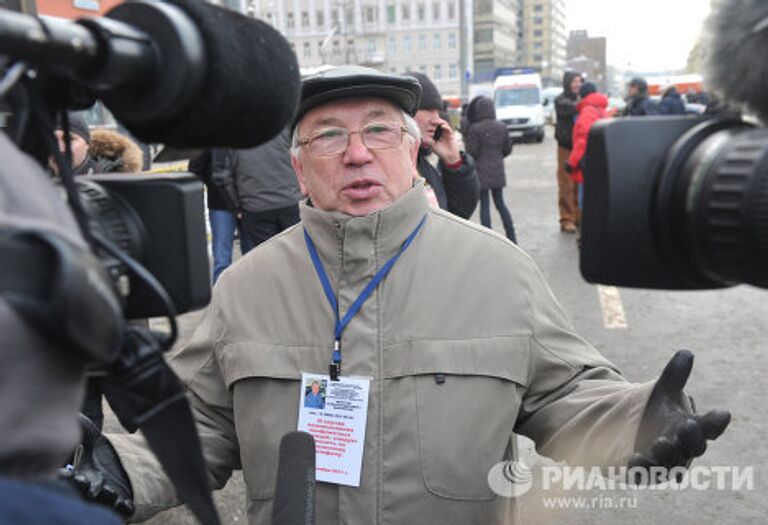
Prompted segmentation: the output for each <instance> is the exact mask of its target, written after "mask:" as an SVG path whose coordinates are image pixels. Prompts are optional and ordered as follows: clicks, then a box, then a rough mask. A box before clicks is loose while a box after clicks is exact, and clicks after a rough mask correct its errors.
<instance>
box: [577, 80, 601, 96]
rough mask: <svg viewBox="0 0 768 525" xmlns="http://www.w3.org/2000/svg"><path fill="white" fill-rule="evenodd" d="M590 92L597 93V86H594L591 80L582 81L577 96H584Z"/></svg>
mask: <svg viewBox="0 0 768 525" xmlns="http://www.w3.org/2000/svg"><path fill="white" fill-rule="evenodd" d="M592 93H597V86H595V85H594V84H593V83H592V82H584V83H583V84H582V85H581V89H580V90H579V96H580V97H581V98H584V97H586V96H587V95H591V94H592Z"/></svg>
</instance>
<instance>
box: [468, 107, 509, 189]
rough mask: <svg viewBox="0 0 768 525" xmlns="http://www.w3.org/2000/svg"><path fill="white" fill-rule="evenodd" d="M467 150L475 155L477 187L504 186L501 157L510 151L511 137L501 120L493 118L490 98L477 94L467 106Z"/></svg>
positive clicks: (502, 158) (505, 179) (493, 112)
mask: <svg viewBox="0 0 768 525" xmlns="http://www.w3.org/2000/svg"><path fill="white" fill-rule="evenodd" d="M467 120H468V121H469V135H468V136H467V139H466V146H467V152H468V153H469V154H470V155H472V157H473V158H474V159H475V170H477V177H478V179H480V189H481V190H486V189H491V188H503V187H504V186H506V184H507V178H506V175H505V173H504V157H506V156H507V155H509V154H510V153H511V152H512V139H511V138H509V131H508V130H507V126H506V125H504V123H502V122H499V121H498V120H496V108H494V106H493V100H491V99H490V98H488V97H478V98H476V99H475V100H473V101H472V103H471V104H470V105H469V109H468V110H467Z"/></svg>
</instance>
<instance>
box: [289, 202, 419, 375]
mask: <svg viewBox="0 0 768 525" xmlns="http://www.w3.org/2000/svg"><path fill="white" fill-rule="evenodd" d="M426 220H427V216H426V215H424V218H422V219H421V222H419V224H418V226H416V229H414V230H413V231H412V232H411V234H410V235H409V236H408V238H407V239H405V242H404V243H403V245H402V246H401V247H400V250H399V251H398V252H397V253H396V254H395V255H393V256H392V257H391V258H390V259H389V260H388V261H387V262H385V263H384V266H382V267H381V268H379V271H378V272H376V275H374V276H373V279H371V280H370V282H369V283H368V284H367V285H366V286H365V288H364V289H363V291H362V292H360V295H359V296H358V297H357V299H355V302H354V303H352V306H350V307H349V310H347V313H346V314H344V317H343V318H339V304H338V303H337V302H336V296H335V295H334V293H333V287H332V286H331V282H330V281H329V280H328V274H327V273H325V268H323V263H322V262H321V261H320V256H319V255H318V254H317V249H316V248H315V243H314V242H312V237H310V236H309V233H307V230H306V228H305V229H304V240H305V241H306V243H307V250H308V251H309V256H310V257H311V258H312V264H314V265H315V271H316V272H317V276H318V277H319V278H320V283H321V284H322V285H323V290H325V296H326V297H327V298H328V302H329V303H330V305H331V309H332V310H333V314H334V316H335V325H336V326H335V328H334V330H333V338H334V342H333V355H332V356H331V365H330V367H329V370H330V376H331V380H333V381H338V380H339V374H340V373H341V334H342V332H344V329H345V328H346V327H347V325H348V324H349V322H350V321H351V320H352V318H353V317H354V316H355V314H357V312H358V311H359V310H360V308H361V307H362V306H363V303H364V302H365V301H366V300H367V299H368V297H370V295H371V294H372V293H373V291H374V290H375V289H376V287H377V286H378V285H379V283H380V282H381V281H382V279H384V277H386V276H387V274H388V273H389V270H391V269H392V267H393V266H394V265H395V263H396V262H397V260H398V259H399V258H400V256H401V255H402V254H403V252H404V251H405V250H406V249H407V248H408V246H409V245H410V244H411V242H412V241H413V239H414V238H415V237H416V234H417V233H419V230H420V229H421V227H422V226H423V225H424V222H425V221H426Z"/></svg>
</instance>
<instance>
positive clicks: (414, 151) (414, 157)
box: [408, 139, 419, 180]
mask: <svg viewBox="0 0 768 525" xmlns="http://www.w3.org/2000/svg"><path fill="white" fill-rule="evenodd" d="M408 154H409V155H410V157H411V166H413V177H414V180H416V178H418V177H419V169H418V167H417V166H418V163H419V141H418V140H416V139H413V140H412V141H411V144H410V146H409V149H408Z"/></svg>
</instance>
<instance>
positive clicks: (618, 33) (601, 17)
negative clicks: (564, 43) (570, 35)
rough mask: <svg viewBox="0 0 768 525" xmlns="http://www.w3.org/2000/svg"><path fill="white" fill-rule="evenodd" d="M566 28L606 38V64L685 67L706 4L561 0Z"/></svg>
mask: <svg viewBox="0 0 768 525" xmlns="http://www.w3.org/2000/svg"><path fill="white" fill-rule="evenodd" d="M565 8H566V20H565V25H566V28H567V29H568V30H575V29H587V30H588V31H589V35H590V36H604V37H606V38H607V45H608V63H609V64H611V65H614V66H616V67H618V68H620V69H625V70H626V69H631V70H633V71H646V72H647V71H661V70H668V69H680V68H684V67H685V65H686V61H687V60H688V53H689V52H690V50H691V48H692V47H693V45H694V43H695V42H696V37H697V35H698V34H699V30H700V29H701V25H702V22H703V21H704V19H705V18H706V17H707V15H708V14H709V10H710V0H565Z"/></svg>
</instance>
